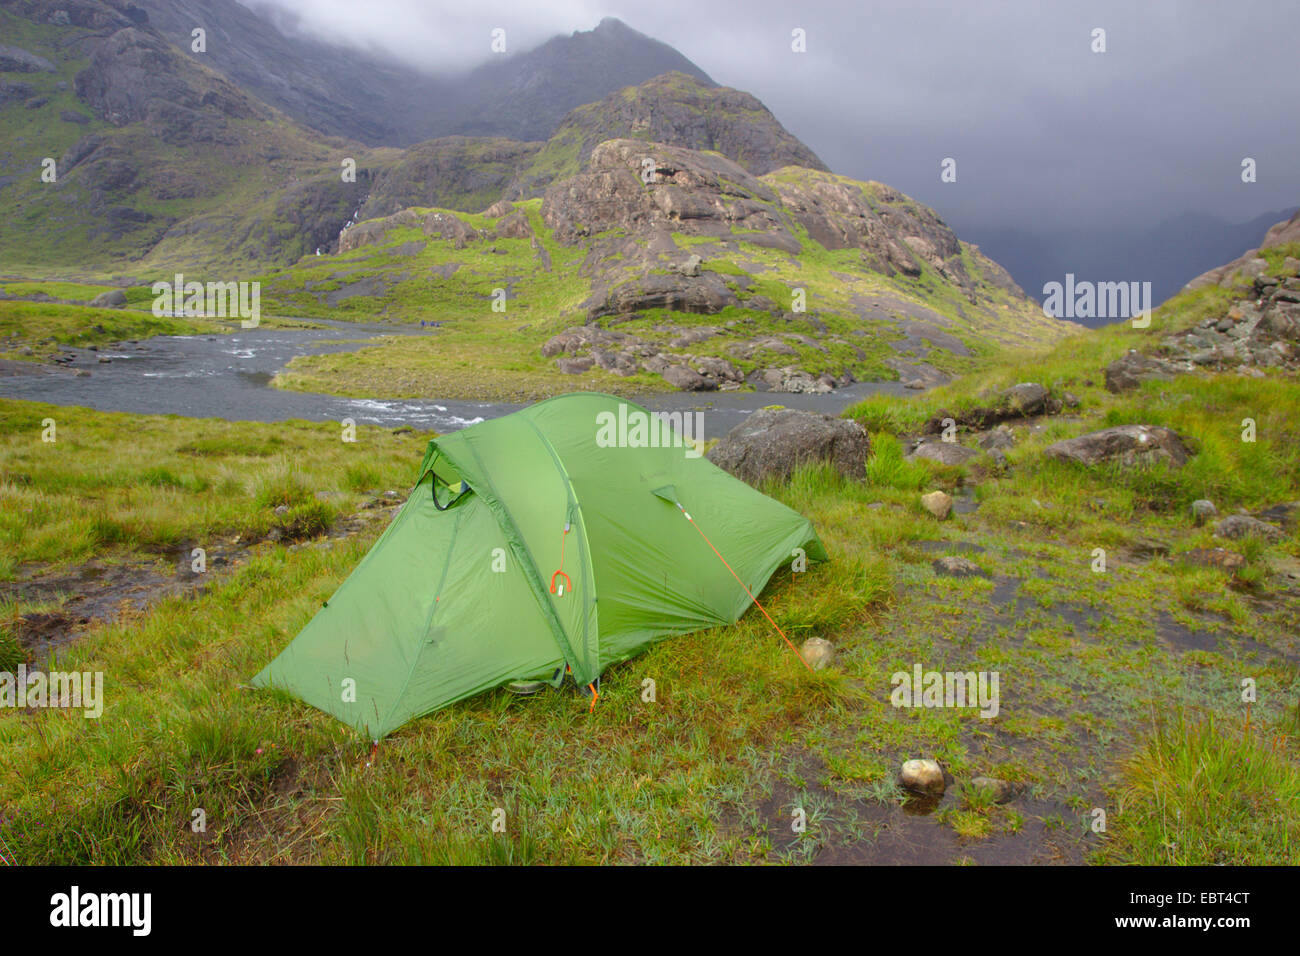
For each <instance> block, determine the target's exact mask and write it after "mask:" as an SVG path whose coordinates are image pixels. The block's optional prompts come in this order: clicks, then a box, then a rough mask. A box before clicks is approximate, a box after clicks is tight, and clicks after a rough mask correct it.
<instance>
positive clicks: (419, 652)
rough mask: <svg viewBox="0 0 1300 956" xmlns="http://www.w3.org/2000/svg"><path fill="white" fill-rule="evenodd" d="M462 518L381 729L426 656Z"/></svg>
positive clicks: (454, 528)
mask: <svg viewBox="0 0 1300 956" xmlns="http://www.w3.org/2000/svg"><path fill="white" fill-rule="evenodd" d="M462 516H463V512H462V511H459V510H457V512H456V522H455V524H453V525H452V529H451V541H449V542H448V543H447V556H446V557H445V558H444V559H443V562H442V577H440V578H439V579H438V587H437V588H435V589H434V594H433V597H434V601H433V606H432V607H431V608H429V615H428V617H426V618H425V619H424V629H423V630H422V631H421V633H420V642H419V644H418V645H417V646H416V651H415V654H414V656H413V657H412V659H411V669H410V670H409V671H407V672H406V680H404V681H402V689H401V690H400V691H398V692H397V695H396V696H395V697H394V698H393V703H392V704H391V705H389V708H388V710H387V711H386V712H385V713H384V718H383V720H382V721H380V727H381V728H384V727H387V726H388V721H389V719H390V718H391V717H392V716H393V712H394V711H395V710H397V705H398V704H399V703H401V701H402V698H403V697H405V696H406V688H408V687H410V686H411V678H413V677H414V676H415V671H416V669H417V668H418V667H419V664H420V658H421V657H422V656H423V654H424V647H425V643H426V641H427V640H428V638H429V630H430V628H432V627H433V616H434V615H435V614H437V613H438V599H439V598H440V597H441V596H442V586H443V585H444V584H446V583H447V572H448V571H449V570H450V569H451V556H452V553H453V552H454V551H455V550H456V542H457V540H459V538H460V519H461V517H462ZM381 733H383V734H385V735H386V734H387V733H388V731H387V730H382V729H381ZM374 739H378V738H374Z"/></svg>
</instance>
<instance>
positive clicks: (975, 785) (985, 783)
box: [970, 777, 1016, 803]
mask: <svg viewBox="0 0 1300 956" xmlns="http://www.w3.org/2000/svg"><path fill="white" fill-rule="evenodd" d="M970 785H971V789H972V790H976V791H978V792H981V793H987V794H988V795H989V796H990V797H991V798H992V800H993V802H994V803H1006V802H1007V801H1008V800H1010V799H1011V798H1012V797H1013V796H1014V795H1015V792H1016V788H1015V786H1014V785H1013V784H1011V783H1008V782H1007V781H1006V780H999V779H998V778H997V777H976V778H975V779H974V780H972V781H971V782H970Z"/></svg>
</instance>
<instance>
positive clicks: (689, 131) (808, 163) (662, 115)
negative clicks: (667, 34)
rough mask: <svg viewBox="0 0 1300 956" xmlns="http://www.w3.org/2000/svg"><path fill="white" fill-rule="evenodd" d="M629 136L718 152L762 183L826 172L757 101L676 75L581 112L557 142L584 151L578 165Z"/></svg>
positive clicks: (567, 121)
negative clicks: (766, 177)
mask: <svg viewBox="0 0 1300 956" xmlns="http://www.w3.org/2000/svg"><path fill="white" fill-rule="evenodd" d="M632 135H635V136H636V137H637V138H639V139H646V140H649V141H651V142H655V143H672V144H673V145H675V146H682V147H685V148H687V149H696V150H703V149H708V150H716V151H717V152H720V153H722V154H724V155H726V156H731V157H734V158H735V159H736V161H737V162H738V163H739V164H740V165H741V166H743V167H744V168H745V169H746V170H748V171H749V172H751V173H755V174H757V175H762V174H763V173H767V172H771V171H772V170H774V169H780V168H781V167H783V166H801V167H803V168H805V169H825V168H826V166H825V165H824V164H823V163H822V161H821V160H820V159H818V158H817V156H816V154H815V153H813V151H812V150H810V149H809V148H808V147H807V146H805V145H804V144H803V143H801V142H799V140H797V139H796V138H795V137H794V136H792V135H790V133H789V132H788V131H787V130H786V129H785V127H783V126H782V125H781V124H780V123H779V122H777V119H776V117H775V116H773V115H772V114H771V113H770V112H769V111H768V109H767V107H765V106H764V105H763V104H762V103H761V102H759V100H758V99H757V98H756V97H754V96H751V95H750V94H749V93H744V92H741V91H740V90H733V89H730V88H729V87H725V86H712V85H709V84H706V83H703V82H701V81H700V80H698V79H696V78H694V77H691V76H687V75H686V74H684V73H679V72H671V73H665V74H664V75H662V76H657V77H655V78H654V79H652V80H648V81H647V82H645V83H642V84H641V85H639V86H635V87H629V88H625V89H621V90H618V91H617V92H614V93H611V94H609V95H608V96H606V97H605V98H604V99H603V100H601V101H599V102H596V103H592V104H590V105H588V106H580V107H578V108H577V109H575V110H573V112H571V113H570V114H569V115H568V116H566V117H565V118H564V119H563V120H561V121H560V124H559V126H558V127H556V129H555V133H554V137H555V138H556V139H557V140H560V141H565V142H572V141H577V142H579V143H580V146H579V161H580V162H581V161H583V160H585V159H586V158H587V157H588V156H590V155H591V153H592V152H593V150H595V148H596V147H597V146H598V145H599V144H600V143H603V142H605V141H606V140H611V139H617V138H621V137H627V136H632Z"/></svg>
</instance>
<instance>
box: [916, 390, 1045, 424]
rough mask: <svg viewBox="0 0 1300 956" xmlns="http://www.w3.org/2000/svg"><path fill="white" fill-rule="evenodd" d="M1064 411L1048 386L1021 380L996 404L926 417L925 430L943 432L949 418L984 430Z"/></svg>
mask: <svg viewBox="0 0 1300 956" xmlns="http://www.w3.org/2000/svg"><path fill="white" fill-rule="evenodd" d="M1060 410H1061V402H1060V401H1059V400H1058V399H1056V398H1053V397H1052V393H1051V392H1050V391H1048V390H1047V388H1045V387H1044V386H1042V385H1039V384H1038V383H1037V382H1021V383H1020V384H1019V385H1013V386H1011V387H1010V388H1008V389H1006V390H1005V391H1004V392H1002V393H1001V394H1000V395H998V397H997V400H996V401H995V402H994V403H993V404H992V405H987V406H982V407H979V408H973V409H971V410H969V411H966V412H959V413H954V412H950V411H948V410H947V409H946V408H941V409H939V411H937V412H935V414H933V415H931V416H930V417H929V418H928V419H927V420H926V422H925V424H924V425H923V426H922V427H921V431H922V432H924V433H925V434H928V435H936V434H940V433H942V432H943V430H944V428H945V425H944V422H945V421H946V420H947V419H951V420H952V421H954V422H956V423H957V424H958V425H960V426H963V427H965V428H971V429H975V430H976V431H982V430H983V429H986V428H992V427H993V426H994V425H996V424H998V423H999V422H1004V421H1008V420H1010V419H1013V418H1032V417H1035V416H1038V415H1055V414H1057V413H1058V412H1059V411H1060Z"/></svg>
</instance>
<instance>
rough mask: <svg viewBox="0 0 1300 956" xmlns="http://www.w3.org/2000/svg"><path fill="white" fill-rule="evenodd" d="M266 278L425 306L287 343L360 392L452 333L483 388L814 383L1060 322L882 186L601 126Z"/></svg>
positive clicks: (381, 385) (280, 286)
mask: <svg viewBox="0 0 1300 956" xmlns="http://www.w3.org/2000/svg"><path fill="white" fill-rule="evenodd" d="M264 295H265V301H266V302H269V303H271V304H272V305H273V307H274V308H276V309H277V310H279V311H281V312H284V313H291V314H303V315H321V316H326V315H338V314H340V313H342V314H355V315H357V316H359V317H360V316H369V317H373V318H401V319H405V320H407V321H412V320H415V319H419V320H421V321H427V322H433V323H436V324H437V326H438V329H437V332H436V333H435V334H434V335H432V336H429V337H426V338H422V339H416V340H414V341H412V340H411V339H410V337H402V338H401V339H400V340H394V341H393V342H390V343H387V344H381V345H378V346H371V347H367V348H364V349H362V350H360V351H359V352H357V353H355V354H354V355H349V356H331V357H329V358H328V359H327V360H313V359H309V360H301V361H298V362H295V363H294V365H293V366H292V367H291V374H290V375H288V376H286V377H285V378H284V379H283V380H282V384H287V385H292V386H294V387H301V388H305V389H309V390H316V389H321V388H331V383H332V385H333V387H334V388H340V387H341V388H342V389H343V390H344V391H347V392H349V393H353V394H359V395H360V394H399V395H404V394H412V395H418V394H422V393H423V392H424V391H425V390H427V389H429V388H431V387H434V383H435V382H436V383H437V387H440V388H443V389H445V388H446V387H447V386H448V382H449V380H450V379H452V378H457V379H459V378H460V376H459V374H458V372H457V367H458V366H460V365H461V364H462V363H463V362H464V360H465V358H466V354H467V352H472V353H474V354H476V355H478V358H477V361H476V363H475V364H474V366H473V367H474V375H473V378H474V382H473V383H467V388H468V389H469V391H470V392H471V393H472V394H474V395H477V396H481V397H489V395H491V397H508V398H526V397H532V396H535V395H541V394H545V393H546V391H547V390H551V389H554V388H558V387H568V388H577V387H588V388H598V389H603V390H607V391H623V392H626V391H634V390H636V389H637V388H662V387H663V386H664V385H665V384H667V385H670V386H673V387H676V388H681V389H686V390H691V391H712V390H727V389H733V388H739V387H742V386H743V385H749V386H752V387H755V388H758V389H762V390H770V391H777V392H819V391H820V392H824V391H829V390H831V389H834V388H837V387H841V386H844V385H847V384H849V383H851V382H853V381H855V380H865V379H874V378H882V377H883V378H895V377H897V378H899V379H901V380H902V381H903V382H904V383H905V384H908V385H911V386H914V387H917V388H920V387H925V386H927V385H932V384H935V383H936V382H941V381H944V380H946V379H947V377H948V375H949V374H951V373H952V372H955V371H960V370H962V369H965V368H969V367H971V366H972V364H973V363H975V362H977V361H978V360H979V357H980V356H981V355H987V354H989V353H991V352H993V351H995V350H997V349H999V348H1002V347H1006V346H1011V347H1036V346H1041V345H1044V344H1046V343H1050V342H1052V341H1055V340H1056V339H1059V338H1060V337H1062V336H1064V335H1067V334H1069V333H1070V332H1072V331H1076V330H1077V327H1076V326H1073V325H1071V324H1070V323H1065V322H1060V321H1058V320H1055V319H1051V318H1048V317H1046V316H1044V314H1043V312H1042V310H1041V309H1038V308H1037V307H1036V306H1035V305H1034V304H1033V303H1032V302H1031V301H1030V300H1029V299H1028V298H1026V297H1025V296H1024V294H1023V293H1022V292H1021V290H1020V289H1019V288H1018V287H1017V286H1016V285H1015V283H1014V282H1013V281H1012V280H1011V279H1010V277H1009V276H1008V275H1007V274H1006V272H1005V271H1003V270H1002V269H1001V267H999V266H998V265H997V264H996V263H994V262H992V261H991V260H989V259H988V258H986V257H985V256H983V255H982V254H981V253H980V251H979V250H978V248H976V247H974V246H971V245H969V244H967V243H963V242H962V241H961V240H959V239H958V238H957V237H956V236H955V235H954V234H953V232H952V230H951V229H949V228H948V226H947V225H946V224H945V223H944V222H943V220H942V219H941V218H940V217H939V216H938V215H937V214H936V213H935V212H934V211H933V210H931V209H928V208H926V207H925V206H922V205H920V204H919V203H916V202H915V201H913V200H911V199H909V198H908V197H906V196H904V195H903V194H901V193H899V192H898V191H896V190H894V189H891V188H890V187H888V186H885V185H883V184H880V183H863V182H856V181H854V180H851V179H848V178H846V177H842V176H836V175H834V174H832V173H829V172H824V171H821V170H814V169H805V168H801V167H797V166H787V167H783V168H781V169H779V170H775V171H773V172H770V173H767V174H766V175H764V176H755V175H753V174H752V173H750V172H749V171H747V170H746V169H744V168H743V167H742V166H740V164H738V163H736V162H733V161H732V160H730V159H728V158H727V157H725V156H722V155H721V154H719V153H716V152H705V151H699V150H692V149H685V148H682V147H680V146H671V145H668V144H663V143H648V142H644V141H639V140H629V139H615V140H609V141H606V142H604V143H601V144H600V145H598V146H597V147H596V148H595V149H594V150H593V151H592V153H591V155H590V156H589V157H588V159H587V161H586V162H585V163H584V164H583V166H582V168H581V170H580V171H579V172H578V173H577V174H576V175H573V176H570V177H567V178H564V179H561V180H559V181H557V182H555V183H553V184H552V185H551V186H550V187H549V188H548V189H547V190H546V193H545V195H544V197H543V198H542V199H541V200H537V199H531V200H527V201H523V202H520V203H512V202H510V201H507V200H501V201H498V202H495V203H493V204H492V205H491V206H490V207H488V208H486V209H484V210H482V211H480V212H478V213H473V214H464V213H458V212H456V211H453V210H448V209H435V208H422V207H413V208H408V209H403V210H400V211H399V212H397V213H394V214H392V215H389V216H385V217H382V218H379V219H374V220H367V221H364V222H361V223H357V224H355V225H353V226H350V227H349V228H347V229H345V230H344V231H343V233H342V234H341V236H340V238H339V245H338V252H337V254H335V255H322V256H319V257H310V258H309V259H306V260H304V261H302V262H300V263H298V264H297V265H295V266H294V267H292V268H290V269H287V270H283V271H280V272H277V273H275V274H274V275H273V276H271V277H270V279H269V281H268V284H267V289H266V292H265V293H264ZM479 352H485V353H486V354H481V355H479V354H478V353H479ZM487 369H491V370H492V371H493V373H494V374H493V375H492V376H490V381H489V380H488V378H489V377H485V376H483V375H482V372H483V371H485V370H487ZM566 377H570V378H569V381H568V382H566V381H565V378H566Z"/></svg>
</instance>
